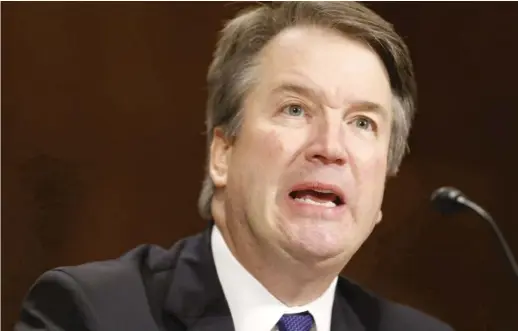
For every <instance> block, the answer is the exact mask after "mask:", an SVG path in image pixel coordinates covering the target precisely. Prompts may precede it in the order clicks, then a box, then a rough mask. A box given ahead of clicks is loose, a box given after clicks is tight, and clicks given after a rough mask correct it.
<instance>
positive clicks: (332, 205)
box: [295, 198, 336, 207]
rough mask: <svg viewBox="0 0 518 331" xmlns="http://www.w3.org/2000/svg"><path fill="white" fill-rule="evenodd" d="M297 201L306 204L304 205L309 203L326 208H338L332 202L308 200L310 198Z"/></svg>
mask: <svg viewBox="0 0 518 331" xmlns="http://www.w3.org/2000/svg"><path fill="white" fill-rule="evenodd" d="M295 200H297V201H300V202H304V203H307V204H310V205H316V206H324V207H336V204H335V203H334V202H332V201H326V202H318V201H315V200H312V199H308V198H295Z"/></svg>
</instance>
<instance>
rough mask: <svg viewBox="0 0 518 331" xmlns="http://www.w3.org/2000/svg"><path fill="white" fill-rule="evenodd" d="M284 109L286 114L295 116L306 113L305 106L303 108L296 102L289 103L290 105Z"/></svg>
mask: <svg viewBox="0 0 518 331" xmlns="http://www.w3.org/2000/svg"><path fill="white" fill-rule="evenodd" d="M282 111H283V113H285V114H286V115H289V116H293V117H301V116H304V115H305V114H306V112H305V110H304V108H302V106H301V105H296V104H293V105H288V106H286V107H284V108H283V110H282Z"/></svg>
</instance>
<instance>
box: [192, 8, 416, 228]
mask: <svg viewBox="0 0 518 331" xmlns="http://www.w3.org/2000/svg"><path fill="white" fill-rule="evenodd" d="M305 24H311V25H316V26H322V27H325V28H331V29H333V30H336V31H338V32H340V33H342V34H344V35H347V36H348V37H351V38H355V39H357V40H359V41H362V42H364V43H366V44H367V45H369V46H370V47H371V48H372V49H373V50H374V51H376V53H377V54H378V55H379V56H380V58H381V59H382V61H383V63H384V65H385V68H386V70H387V72H388V75H389V78H390V84H391V88H392V93H393V95H394V103H393V110H394V119H393V123H392V129H391V137H390V147H389V153H388V161H387V162H388V173H387V175H388V176H393V175H395V174H396V173H397V172H398V169H399V166H400V164H401V161H402V159H403V156H404V155H405V153H406V151H407V148H408V147H407V139H408V135H409V133H410V127H411V123H412V120H413V117H414V113H415V102H416V82H415V78H414V72H413V66H412V61H411V58H410V53H409V50H408V48H407V46H406V44H405V42H404V41H403V39H402V38H401V37H400V36H399V35H398V34H397V33H396V32H395V30H394V28H393V27H392V25H391V24H390V23H388V22H387V21H385V20H384V19H383V18H381V17H380V16H379V15H377V14H376V13H375V12H373V11H372V10H370V9H369V8H367V7H366V6H364V5H362V4H359V3H356V2H351V1H330V2H313V1H307V2H274V3H273V4H271V5H258V6H255V7H253V8H250V9H247V10H245V11H243V12H241V13H239V14H238V15H237V16H236V17H235V18H234V19H232V20H230V21H229V22H227V24H226V25H225V26H224V28H223V29H222V31H221V33H220V38H219V41H218V43H217V47H216V50H215V52H214V56H213V61H212V63H211V65H210V67H209V70H208V75H207V85H208V100H207V109H206V111H207V113H206V130H207V131H206V133H207V169H206V174H205V179H204V181H203V187H202V190H201V193H200V196H199V200H198V209H199V212H200V214H201V216H202V217H203V218H204V219H206V220H210V219H212V212H211V202H212V198H213V195H214V190H215V187H214V183H213V182H212V179H211V178H210V174H209V172H208V162H209V160H210V145H211V142H212V139H213V131H214V129H215V128H217V127H220V128H221V129H222V130H223V132H224V134H225V136H226V137H227V138H229V139H233V138H234V137H235V136H236V135H237V134H238V132H239V128H240V123H241V112H240V109H241V105H242V102H243V99H244V98H245V96H246V93H247V91H248V90H249V89H250V85H251V84H252V82H253V77H252V73H251V68H252V67H253V63H254V60H255V59H256V57H257V55H258V53H259V52H260V51H261V50H262V49H263V47H264V46H265V45H266V44H267V43H268V41H270V40H271V39H272V38H273V37H275V36H276V35H277V34H278V33H279V32H281V31H282V30H284V29H286V28H288V27H292V26H297V25H305Z"/></svg>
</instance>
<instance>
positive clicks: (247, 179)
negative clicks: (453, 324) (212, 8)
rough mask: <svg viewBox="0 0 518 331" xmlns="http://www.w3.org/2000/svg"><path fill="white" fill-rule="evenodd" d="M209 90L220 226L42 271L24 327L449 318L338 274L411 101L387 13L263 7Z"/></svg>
mask: <svg viewBox="0 0 518 331" xmlns="http://www.w3.org/2000/svg"><path fill="white" fill-rule="evenodd" d="M208 91H209V97H208V107H207V134H208V158H207V159H208V163H207V177H206V180H205V182H204V186H203V189H202V193H201V196H200V211H201V214H202V216H203V217H204V218H206V219H207V220H209V221H211V225H210V226H209V227H208V228H207V229H206V231H204V232H203V233H201V234H198V235H195V236H193V237H190V238H186V239H184V240H182V241H180V242H178V243H177V244H176V245H175V246H174V247H172V248H171V249H169V250H164V249H161V248H159V247H155V246H142V247H138V248H136V249H135V250H133V251H131V252H129V253H128V254H126V255H125V256H123V257H121V258H120V259H117V260H112V261H104V262H96V263H90V264H86V265H82V266H76V267H65V268H58V269H55V270H52V271H49V272H47V273H45V274H44V275H42V276H41V277H40V278H39V279H38V280H37V282H36V283H35V284H34V286H33V287H32V289H31V290H30V292H29V294H28V296H27V298H26V300H25V302H24V304H23V309H22V314H21V319H20V322H19V323H18V324H17V326H16V330H18V331H26V330H67V331H76V330H81V331H82V330H92V331H93V330H125V331H137V330H139V331H140V330H146V331H154V330H157V331H158V330H168V331H173V330H174V331H176V330H238V331H269V330H280V331H285V330H289V331H295V330H297V331H309V330H317V331H331V330H332V331H338V330H348V331H360V330H365V331H390V330H394V331H396V330H397V331H407V330H421V331H422V330H430V331H431V330H434V331H435V330H437V331H439V330H451V329H450V328H449V327H448V326H446V325H445V324H443V323H442V322H440V321H437V320H435V319H433V318H431V317H428V316H426V315H425V314H422V313H420V312H417V311H415V310H413V309H411V308H408V307H405V306H402V305H399V304H396V303H392V302H389V301H387V300H384V299H381V298H378V297H376V296H375V295H373V294H371V293H369V292H367V291H366V290H363V289H362V288H360V287H359V286H357V285H355V284H353V283H351V282H350V281H348V280H347V279H345V278H342V277H339V273H340V271H341V270H342V269H343V268H344V266H345V265H346V264H347V262H348V261H349V260H350V259H351V257H352V256H353V255H354V253H355V252H356V251H357V250H358V249H359V247H360V246H361V245H362V243H363V242H364V241H365V240H366V239H367V237H368V236H369V234H370V233H371V231H372V230H373V229H374V227H375V225H376V224H377V223H378V222H380V220H381V218H382V213H381V210H380V208H381V202H382V198H383V192H384V185H385V181H386V178H387V176H390V175H394V174H395V173H396V172H397V169H398V166H399V164H400V162H401V159H402V157H403V154H404V151H405V148H406V140H407V136H408V134H409V130H410V124H411V121H412V117H413V113H414V99H415V82H414V77H413V72H412V64H411V61H410V57H409V53H408V50H407V47H406V46H405V44H404V42H403V41H402V40H401V38H400V37H399V36H398V35H397V34H396V33H395V32H394V30H393V29H392V27H391V25H390V24H389V23H387V22H385V21H384V20H383V19H382V18H380V17H379V16H377V15H376V14H375V13H373V12H372V11H370V10H368V9H367V8H366V7H364V6H362V5H360V4H356V3H352V2H326V3H317V2H303V3H291V2H281V3H276V4H274V5H272V6H267V5H262V6H259V7H256V8H253V9H251V10H248V11H246V12H243V13H241V14H239V15H238V16H237V17H236V18H234V19H233V20H232V21H230V22H229V23H228V24H227V25H226V26H225V28H224V29H223V31H222V34H221V38H220V40H219V43H218V45H217V49H216V52H215V54H214V59H213V62H212V64H211V66H210V69H209V73H208Z"/></svg>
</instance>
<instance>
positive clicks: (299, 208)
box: [286, 196, 346, 220]
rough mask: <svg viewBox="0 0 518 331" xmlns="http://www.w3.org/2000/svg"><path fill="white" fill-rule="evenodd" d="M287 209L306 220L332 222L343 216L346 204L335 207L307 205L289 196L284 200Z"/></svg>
mask: <svg viewBox="0 0 518 331" xmlns="http://www.w3.org/2000/svg"><path fill="white" fill-rule="evenodd" d="M286 200H287V205H288V208H289V209H290V210H291V212H292V213H293V214H295V215H297V216H302V217H308V218H321V219H322V218H323V219H329V220H334V219H338V218H340V217H341V216H343V214H344V212H345V210H346V204H341V205H339V206H335V207H327V206H319V205H313V204H308V203H305V202H302V201H299V200H295V199H292V198H291V197H290V196H288V197H287V198H286Z"/></svg>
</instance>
